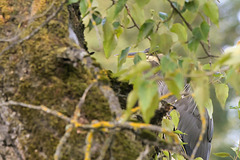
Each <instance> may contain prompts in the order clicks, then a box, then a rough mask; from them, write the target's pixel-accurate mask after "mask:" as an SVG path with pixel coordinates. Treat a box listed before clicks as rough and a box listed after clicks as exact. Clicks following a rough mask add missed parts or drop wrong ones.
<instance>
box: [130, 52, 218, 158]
mask: <svg viewBox="0 0 240 160" xmlns="http://www.w3.org/2000/svg"><path fill="white" fill-rule="evenodd" d="M148 52H149V49H145V50H144V51H142V52H141V53H146V54H147V55H148V56H147V58H148V61H149V62H150V63H151V64H152V67H155V66H157V65H159V64H160V63H161V62H160V61H161V57H162V56H163V55H162V54H153V55H152V54H149V53H148ZM136 53H138V52H131V53H129V54H128V55H129V56H131V57H132V56H133V55H135V54H136ZM156 56H157V58H156ZM158 76H162V75H161V73H158ZM157 84H158V93H159V97H161V96H163V95H167V94H168V93H170V91H169V89H168V86H167V85H166V83H165V82H164V81H163V80H158V81H157ZM183 93H189V94H188V96H184V95H182V96H181V98H180V99H178V98H177V97H175V96H174V95H172V96H169V97H168V98H167V99H165V101H166V102H167V103H169V104H173V105H174V108H176V110H177V111H178V112H179V114H180V118H179V124H178V127H177V129H178V130H180V131H181V132H183V133H185V134H182V135H180V138H181V140H182V141H183V142H184V145H183V152H185V153H186V154H187V155H188V156H189V157H190V156H191V155H192V152H193V150H194V148H195V146H196V144H197V142H198V139H199V135H200V133H201V129H202V122H201V119H200V113H199V110H198V107H197V104H196V102H195V101H194V99H193V97H192V96H189V95H191V86H190V84H188V83H186V84H185V86H184V91H183ZM205 119H206V130H205V133H204V135H203V139H202V141H201V143H200V146H199V147H198V150H197V152H196V154H195V158H196V157H201V158H202V159H203V160H209V156H210V152H211V141H212V137H213V128H214V127H213V119H212V118H210V116H209V114H208V112H207V110H206V111H205Z"/></svg>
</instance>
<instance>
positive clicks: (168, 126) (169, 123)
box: [162, 119, 174, 131]
mask: <svg viewBox="0 0 240 160" xmlns="http://www.w3.org/2000/svg"><path fill="white" fill-rule="evenodd" d="M162 128H164V129H166V130H168V131H173V128H174V124H173V122H172V121H171V120H169V119H163V120H162Z"/></svg>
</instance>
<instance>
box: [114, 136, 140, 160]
mask: <svg viewBox="0 0 240 160" xmlns="http://www.w3.org/2000/svg"><path fill="white" fill-rule="evenodd" d="M142 150H143V146H142V143H141V142H138V141H136V140H134V135H132V134H131V133H129V132H123V131H122V132H118V133H117V134H116V135H115V137H114V143H113V147H112V151H113V156H114V157H115V158H116V159H117V160H126V159H127V160H136V159H137V157H138V156H139V153H140V152H141V151H142ZM119 151H121V152H119ZM123 153H124V154H123Z"/></svg>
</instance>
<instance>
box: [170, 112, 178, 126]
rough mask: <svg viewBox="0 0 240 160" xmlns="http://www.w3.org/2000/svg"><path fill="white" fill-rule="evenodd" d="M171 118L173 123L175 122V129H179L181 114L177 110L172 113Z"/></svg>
mask: <svg viewBox="0 0 240 160" xmlns="http://www.w3.org/2000/svg"><path fill="white" fill-rule="evenodd" d="M170 116H171V118H172V121H173V124H174V127H175V128H177V127H178V123H179V117H180V114H179V112H178V111H177V110H175V109H174V110H172V111H171V112H170Z"/></svg>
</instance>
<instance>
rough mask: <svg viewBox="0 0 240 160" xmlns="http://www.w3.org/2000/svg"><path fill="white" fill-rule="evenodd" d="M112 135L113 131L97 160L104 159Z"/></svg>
mask: <svg viewBox="0 0 240 160" xmlns="http://www.w3.org/2000/svg"><path fill="white" fill-rule="evenodd" d="M114 134H115V131H113V132H111V133H110V135H109V136H108V137H107V138H106V140H105V142H104V144H103V147H102V149H101V151H100V155H99V157H98V158H97V160H103V159H104V158H105V155H106V152H107V150H108V149H109V146H110V145H111V143H112V140H113V136H114Z"/></svg>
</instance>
